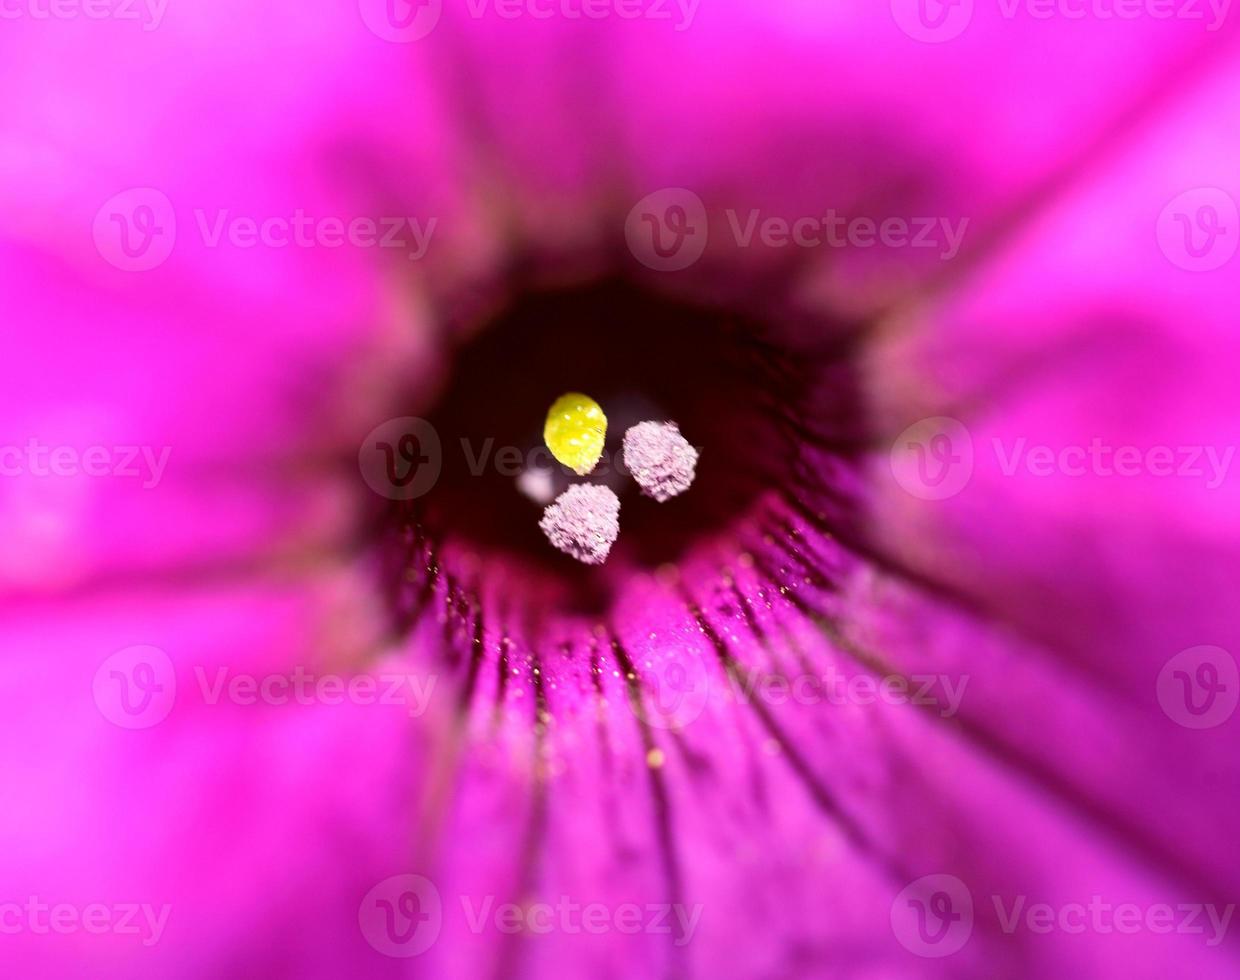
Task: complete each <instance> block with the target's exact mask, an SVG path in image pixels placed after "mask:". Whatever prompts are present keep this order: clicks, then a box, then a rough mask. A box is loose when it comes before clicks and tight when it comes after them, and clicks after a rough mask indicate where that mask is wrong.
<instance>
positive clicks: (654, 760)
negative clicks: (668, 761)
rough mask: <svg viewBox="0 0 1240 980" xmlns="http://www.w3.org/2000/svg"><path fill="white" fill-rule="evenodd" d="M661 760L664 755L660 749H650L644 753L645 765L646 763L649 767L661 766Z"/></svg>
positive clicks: (657, 767) (659, 767) (656, 767)
mask: <svg viewBox="0 0 1240 980" xmlns="http://www.w3.org/2000/svg"><path fill="white" fill-rule="evenodd" d="M663 760H664V755H663V750H662V749H651V750H650V751H649V752H647V753H646V765H648V766H649V767H650V768H651V769H661V768H663Z"/></svg>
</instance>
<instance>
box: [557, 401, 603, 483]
mask: <svg viewBox="0 0 1240 980" xmlns="http://www.w3.org/2000/svg"><path fill="white" fill-rule="evenodd" d="M606 437H607V416H606V415H604V414H603V410H602V408H600V407H599V404H598V402H596V401H595V400H594V399H593V398H590V397H589V396H588V395H583V394H581V393H580V392H576V391H570V392H569V393H568V394H567V395H561V396H560V397H559V398H557V399H556V400H555V403H554V404H553V405H552V406H551V408H550V410H549V411H548V412H547V422H546V424H545V425H544V426H543V441H544V442H546V444H547V448H548V449H550V450H551V455H552V456H554V457H555V458H556V459H557V460H559V461H560V462H561V463H563V464H564V465H565V466H567V467H568V468H569V469H571V470H573V471H574V472H576V473H577V474H578V475H579V476H585V475H586V474H587V473H589V472H590V471H591V470H592V469H594V467H595V465H597V463H598V461H599V457H601V456H602V455H603V441H604V439H606Z"/></svg>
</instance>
